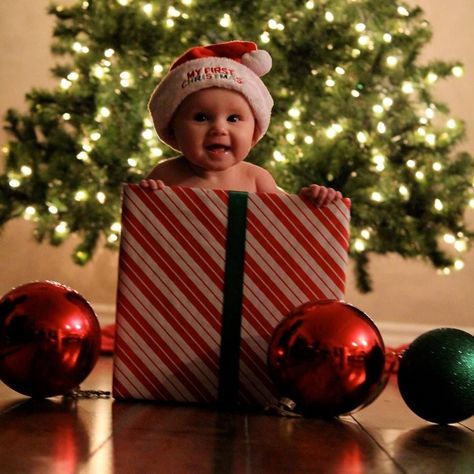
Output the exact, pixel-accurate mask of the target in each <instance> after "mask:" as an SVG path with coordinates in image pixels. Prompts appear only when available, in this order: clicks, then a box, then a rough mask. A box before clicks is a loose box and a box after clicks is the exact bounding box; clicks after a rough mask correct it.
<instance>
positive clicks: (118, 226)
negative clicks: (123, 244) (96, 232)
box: [110, 222, 122, 233]
mask: <svg viewBox="0 0 474 474" xmlns="http://www.w3.org/2000/svg"><path fill="white" fill-rule="evenodd" d="M110 230H111V231H112V232H116V233H119V232H121V231H122V225H121V224H120V222H114V223H113V224H112V225H111V226H110Z"/></svg>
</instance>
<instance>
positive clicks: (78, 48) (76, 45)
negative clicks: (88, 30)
mask: <svg viewBox="0 0 474 474" xmlns="http://www.w3.org/2000/svg"><path fill="white" fill-rule="evenodd" d="M72 49H73V51H75V52H76V53H80V52H81V51H82V44H81V43H79V41H75V42H74V43H73V44H72Z"/></svg>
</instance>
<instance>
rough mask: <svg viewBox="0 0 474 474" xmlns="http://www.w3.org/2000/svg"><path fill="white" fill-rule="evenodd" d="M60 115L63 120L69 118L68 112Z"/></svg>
mask: <svg viewBox="0 0 474 474" xmlns="http://www.w3.org/2000/svg"><path fill="white" fill-rule="evenodd" d="M62 117H63V120H66V122H67V121H68V120H71V114H68V113H67V112H66V113H64V114H63V115H62Z"/></svg>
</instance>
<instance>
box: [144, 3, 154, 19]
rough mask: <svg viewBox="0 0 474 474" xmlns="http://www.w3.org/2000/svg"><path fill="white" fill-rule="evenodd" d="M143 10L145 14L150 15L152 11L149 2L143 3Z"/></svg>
mask: <svg viewBox="0 0 474 474" xmlns="http://www.w3.org/2000/svg"><path fill="white" fill-rule="evenodd" d="M143 11H144V12H145V14H146V15H148V16H150V15H151V14H152V13H153V5H152V4H151V3H145V5H143Z"/></svg>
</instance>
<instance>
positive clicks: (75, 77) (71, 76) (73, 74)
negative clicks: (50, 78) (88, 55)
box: [66, 71, 79, 81]
mask: <svg viewBox="0 0 474 474" xmlns="http://www.w3.org/2000/svg"><path fill="white" fill-rule="evenodd" d="M66 77H67V78H68V80H69V81H77V80H78V79H79V74H78V73H77V72H76V71H72V72H70V73H69V74H68V75H67V76H66Z"/></svg>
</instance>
